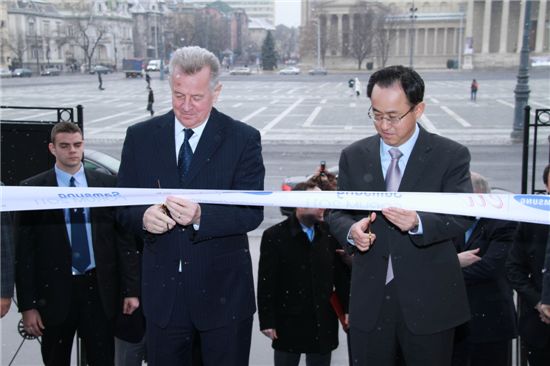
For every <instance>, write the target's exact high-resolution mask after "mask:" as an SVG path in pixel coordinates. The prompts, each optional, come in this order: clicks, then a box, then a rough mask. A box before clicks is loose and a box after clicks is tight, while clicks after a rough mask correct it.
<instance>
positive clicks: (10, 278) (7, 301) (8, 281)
mask: <svg viewBox="0 0 550 366" xmlns="http://www.w3.org/2000/svg"><path fill="white" fill-rule="evenodd" d="M0 184H2V185H4V184H3V183H0ZM0 220H1V221H2V238H1V240H2V241H1V242H0V248H1V262H0V266H1V267H0V270H1V271H2V273H1V281H2V284H1V286H2V287H1V288H0V292H1V296H0V301H1V303H0V305H1V307H0V318H3V317H4V315H6V314H7V313H8V311H9V310H10V306H11V298H12V297H13V284H14V281H15V274H14V271H15V247H14V241H13V240H14V238H13V227H12V218H11V213H10V212H2V216H1V218H0Z"/></svg>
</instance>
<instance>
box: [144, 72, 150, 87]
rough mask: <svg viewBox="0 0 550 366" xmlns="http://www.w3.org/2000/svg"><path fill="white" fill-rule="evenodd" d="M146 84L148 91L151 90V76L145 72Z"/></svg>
mask: <svg viewBox="0 0 550 366" xmlns="http://www.w3.org/2000/svg"><path fill="white" fill-rule="evenodd" d="M145 82H146V83H147V89H149V90H151V75H149V73H148V72H147V71H145Z"/></svg>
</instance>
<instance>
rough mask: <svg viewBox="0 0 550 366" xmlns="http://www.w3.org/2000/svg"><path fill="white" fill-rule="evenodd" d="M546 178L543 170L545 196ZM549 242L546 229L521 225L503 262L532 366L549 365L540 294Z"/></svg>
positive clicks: (549, 186) (547, 318)
mask: <svg viewBox="0 0 550 366" xmlns="http://www.w3.org/2000/svg"><path fill="white" fill-rule="evenodd" d="M549 175H550V168H549V167H547V168H546V169H545V170H544V175H543V181H544V185H545V186H546V192H547V193H550V181H549ZM549 243H550V226H548V225H541V224H531V223H524V222H521V223H520V224H519V225H518V229H517V231H516V233H515V237H514V244H513V245H512V249H511V251H510V254H509V255H508V260H507V261H506V270H507V274H508V280H509V281H510V284H511V285H512V287H513V288H514V290H516V291H517V293H518V296H519V299H520V300H521V307H520V314H519V335H520V337H521V340H522V345H523V347H525V348H526V349H527V359H528V361H529V364H530V365H532V366H546V365H550V314H546V313H545V312H544V307H543V304H544V303H545V302H544V301H545V299H544V298H543V295H542V292H543V279H544V277H548V273H547V272H546V271H543V268H544V266H545V264H544V262H545V253H546V251H547V248H548V246H550V244H549ZM546 301H550V299H547V300H546Z"/></svg>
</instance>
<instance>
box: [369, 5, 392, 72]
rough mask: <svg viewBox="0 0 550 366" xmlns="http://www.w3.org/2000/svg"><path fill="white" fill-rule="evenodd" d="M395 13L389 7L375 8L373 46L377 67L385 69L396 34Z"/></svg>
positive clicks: (379, 6) (380, 6)
mask: <svg viewBox="0 0 550 366" xmlns="http://www.w3.org/2000/svg"><path fill="white" fill-rule="evenodd" d="M394 15H395V13H394V10H393V9H392V8H390V7H389V6H386V5H383V4H381V3H378V4H377V8H376V19H375V22H376V25H375V26H374V32H375V33H374V45H375V53H376V58H377V59H378V65H380V66H381V67H385V66H386V63H387V62H388V58H389V54H390V46H391V45H392V43H393V40H394V39H395V36H396V32H397V21H396V18H395V16H394Z"/></svg>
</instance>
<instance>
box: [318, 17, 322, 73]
mask: <svg viewBox="0 0 550 366" xmlns="http://www.w3.org/2000/svg"><path fill="white" fill-rule="evenodd" d="M320 67H321V15H320V14H319V15H318V16H317V68H320Z"/></svg>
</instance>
